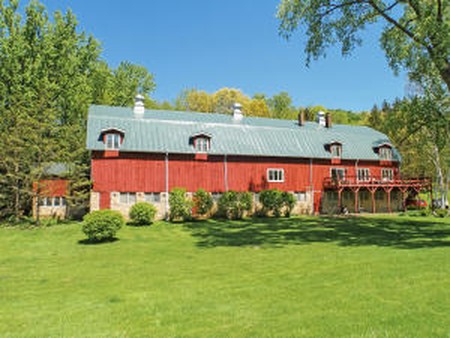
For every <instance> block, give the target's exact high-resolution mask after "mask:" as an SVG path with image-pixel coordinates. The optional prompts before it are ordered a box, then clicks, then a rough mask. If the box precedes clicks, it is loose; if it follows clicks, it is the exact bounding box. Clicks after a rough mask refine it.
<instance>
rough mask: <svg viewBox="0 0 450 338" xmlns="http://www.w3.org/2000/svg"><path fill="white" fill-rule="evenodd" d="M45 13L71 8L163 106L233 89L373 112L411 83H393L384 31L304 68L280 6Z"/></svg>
mask: <svg viewBox="0 0 450 338" xmlns="http://www.w3.org/2000/svg"><path fill="white" fill-rule="evenodd" d="M41 2H43V3H44V4H45V6H46V7H47V9H48V10H49V11H51V12H53V11H54V10H56V9H59V10H63V11H65V10H66V9H67V8H71V9H72V10H73V12H74V13H75V15H76V16H77V18H78V21H79V22H80V26H81V28H82V29H83V30H85V31H86V32H88V33H91V34H92V35H94V36H95V37H96V38H97V39H98V40H100V41H101V42H102V48H103V57H104V58H105V59H106V60H107V61H108V63H109V64H110V65H112V66H117V64H118V63H119V62H120V61H122V60H127V61H130V62H132V63H137V64H141V65H143V66H145V67H147V69H149V71H150V72H151V73H153V74H154V76H155V81H156V85H157V88H156V91H155V93H154V95H153V97H154V98H155V99H157V100H169V101H170V100H173V99H175V97H176V96H177V95H178V94H179V93H180V92H181V90H183V89H186V88H197V89H203V90H206V91H208V92H214V91H216V90H217V89H219V88H222V87H233V88H238V89H240V90H242V91H243V92H244V93H246V94H247V95H250V96H251V95H253V94H255V93H265V94H267V95H269V96H271V95H273V94H276V93H279V92H281V91H287V92H288V93H289V94H290V95H291V96H292V98H293V101H294V104H295V105H301V106H309V105H319V104H320V105H324V106H325V107H328V108H342V109H348V110H353V111H361V110H369V109H370V108H371V107H372V106H373V104H374V103H380V102H381V101H382V100H383V99H387V100H392V99H394V98H395V97H402V96H404V94H405V88H406V84H407V82H406V76H405V75H404V74H402V75H400V76H398V77H395V76H394V75H393V73H392V71H391V70H390V69H389V68H388V66H387V62H386V59H385V56H384V53H383V52H382V51H381V49H380V47H379V44H378V33H379V31H380V27H373V29H372V28H371V29H368V30H367V31H366V32H365V33H364V34H363V37H364V44H363V46H362V47H359V48H357V49H356V50H355V51H354V53H353V55H352V56H350V57H347V58H343V57H341V55H340V53H339V50H338V48H337V47H335V48H332V49H329V50H328V52H327V58H326V59H321V60H319V61H316V62H312V64H311V65H310V68H307V67H306V66H305V62H304V61H305V55H304V54H303V48H304V42H305V40H304V39H303V38H302V34H301V32H299V33H297V34H295V36H294V37H293V38H292V39H291V40H290V41H286V40H284V39H283V38H281V37H280V36H279V35H278V22H277V20H276V18H275V12H276V7H277V5H278V1H277V0H259V1H257V0H223V1H222V0H220V1H219V0H217V1H213V0H184V1H183V0H172V1H153V0H152V1H144V0H142V1H139V0H128V1H106V0H95V1H92V0H91V1H87V0H41Z"/></svg>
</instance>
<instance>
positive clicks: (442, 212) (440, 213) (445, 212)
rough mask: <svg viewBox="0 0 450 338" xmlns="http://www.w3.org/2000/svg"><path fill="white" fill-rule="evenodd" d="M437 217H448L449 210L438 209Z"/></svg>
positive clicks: (436, 211)
mask: <svg viewBox="0 0 450 338" xmlns="http://www.w3.org/2000/svg"><path fill="white" fill-rule="evenodd" d="M434 212H435V214H436V216H437V217H441V218H444V217H447V216H448V210H447V209H437V210H435V211H434Z"/></svg>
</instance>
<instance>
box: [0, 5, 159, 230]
mask: <svg viewBox="0 0 450 338" xmlns="http://www.w3.org/2000/svg"><path fill="white" fill-rule="evenodd" d="M22 12H23V13H24V16H23V17H22V15H21V14H20V13H22ZM99 45H100V44H99V42H98V41H97V40H96V39H94V38H93V37H92V36H88V35H86V34H85V33H84V32H82V31H80V28H79V26H78V22H77V20H76V18H75V16H74V14H73V13H72V12H71V11H67V12H66V13H65V14H62V13H61V12H59V11H57V12H55V13H54V15H53V20H51V19H50V17H49V14H48V13H47V11H46V9H45V7H44V6H43V5H42V4H40V3H39V2H37V1H31V2H30V3H29V4H28V5H26V7H25V8H24V9H19V5H18V1H10V2H8V3H5V2H4V1H0V64H1V67H0V133H1V134H2V135H7V136H8V137H2V138H0V159H1V160H0V218H1V217H7V216H10V215H13V216H14V217H15V218H17V219H18V218H20V217H22V216H23V215H28V214H30V213H31V210H32V206H31V201H32V198H33V197H36V196H38V195H39V194H40V191H39V185H38V186H37V187H36V188H37V189H35V190H33V183H34V182H38V181H39V180H40V179H42V178H43V177H45V168H46V167H47V166H48V164H49V163H69V164H70V165H71V166H72V170H71V171H70V174H69V175H68V176H67V178H68V179H69V180H70V181H71V186H70V191H69V193H70V196H69V198H68V199H67V200H68V204H69V206H70V207H71V208H72V209H73V208H83V207H85V206H86V205H87V203H88V196H89V190H90V182H89V154H88V152H87V151H86V150H85V145H84V143H83V142H80V140H84V139H85V133H86V116H87V110H88V107H89V105H90V104H92V103H95V104H115V105H130V104H132V101H133V97H134V96H135V94H136V93H137V92H138V91H141V92H142V93H143V94H144V95H146V97H148V95H149V94H150V92H151V91H152V90H153V89H154V82H153V77H152V75H151V74H149V73H148V71H147V70H146V69H145V68H143V67H141V66H137V65H133V64H130V63H128V62H122V63H120V64H119V66H118V67H117V68H116V69H111V68H110V67H109V66H108V64H106V63H105V62H104V61H102V60H101V58H100V47H99ZM37 221H38V222H39V213H38V214H37Z"/></svg>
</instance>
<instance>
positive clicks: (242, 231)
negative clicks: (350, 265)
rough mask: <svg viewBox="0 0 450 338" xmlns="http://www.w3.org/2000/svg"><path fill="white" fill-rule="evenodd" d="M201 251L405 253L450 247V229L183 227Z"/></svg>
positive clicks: (305, 223) (323, 223)
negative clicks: (312, 246) (309, 248)
mask: <svg viewBox="0 0 450 338" xmlns="http://www.w3.org/2000/svg"><path fill="white" fill-rule="evenodd" d="M185 228H186V229H188V230H189V231H190V232H191V233H192V235H193V236H194V238H196V239H197V245H198V246H199V247H217V246H283V245H288V244H298V245H305V244H309V243H335V244H337V245H342V246H363V245H376V246H383V247H396V248H403V249H415V248H427V247H428V248H432V247H448V246H450V224H449V223H448V222H447V223H442V222H435V221H433V220H432V219H424V220H413V219H408V218H371V217H345V218H339V217H320V218H313V217H305V218H278V219H263V218H261V219H259V218H254V219H248V220H243V221H233V222H230V221H225V220H209V221H204V222H191V223H187V224H186V225H185Z"/></svg>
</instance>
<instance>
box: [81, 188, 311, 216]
mask: <svg viewBox="0 0 450 338" xmlns="http://www.w3.org/2000/svg"><path fill="white" fill-rule="evenodd" d="M192 195H193V193H187V196H188V197H190V198H192ZM168 197H169V196H168V194H166V193H164V192H162V193H161V194H160V201H159V202H158V203H151V204H153V205H154V206H155V207H156V209H157V213H156V216H155V219H157V220H161V219H164V218H166V211H167V210H166V201H167V206H168V205H169V203H168ZM110 199H111V209H112V210H117V211H119V212H120V213H121V214H122V215H123V216H124V217H125V218H126V219H128V218H129V216H128V215H129V212H130V208H131V207H132V206H133V204H131V203H130V204H128V203H121V202H120V193H119V192H116V191H114V192H111V193H110ZM136 202H145V193H144V192H137V193H136ZM90 203H91V209H90V210H91V211H94V210H99V209H100V193H98V192H95V191H93V192H91V201H90ZM258 208H260V204H259V202H258V201H257V195H254V197H253V212H255V211H256V210H258ZM215 211H217V203H216V202H214V206H213V208H212V213H214V212H215ZM312 211H313V204H312V195H311V193H310V192H306V199H305V200H304V201H297V203H296V205H295V207H294V209H293V211H292V215H302V214H307V215H310V214H312Z"/></svg>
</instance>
